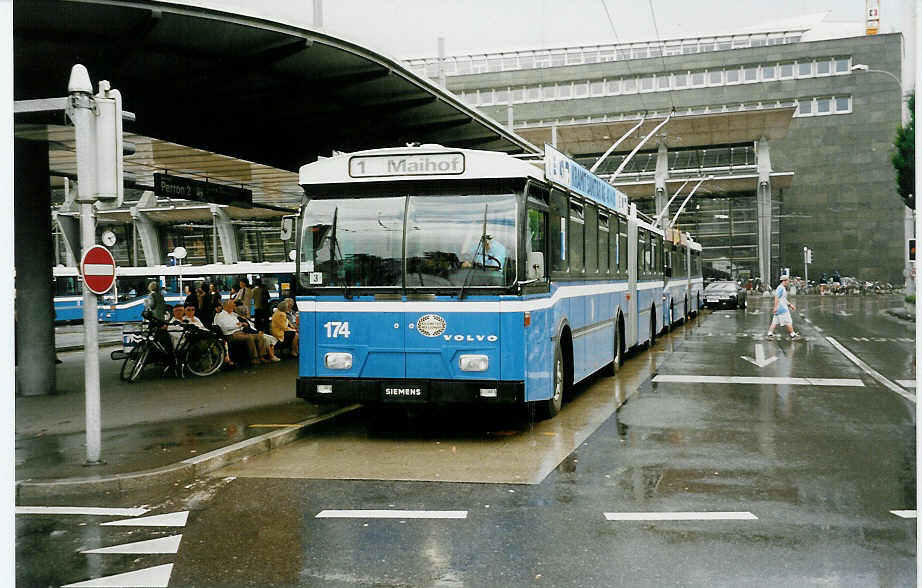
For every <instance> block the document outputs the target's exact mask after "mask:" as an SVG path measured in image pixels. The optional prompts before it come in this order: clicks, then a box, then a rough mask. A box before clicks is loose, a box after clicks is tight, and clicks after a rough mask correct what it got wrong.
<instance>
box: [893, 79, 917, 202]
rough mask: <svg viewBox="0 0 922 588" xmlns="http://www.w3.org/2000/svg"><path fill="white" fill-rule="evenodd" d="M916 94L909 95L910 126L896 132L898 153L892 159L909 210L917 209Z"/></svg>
mask: <svg viewBox="0 0 922 588" xmlns="http://www.w3.org/2000/svg"><path fill="white" fill-rule="evenodd" d="M915 107H916V94H915V92H913V93H912V94H910V95H909V124H907V125H905V126H904V125H900V127H899V128H898V129H897V130H896V138H895V139H893V145H894V146H895V147H896V151H895V152H894V153H893V155H892V156H891V157H890V161H891V162H892V163H893V167H894V168H895V169H896V184H897V191H898V192H899V193H900V197H901V198H902V199H903V202H904V203H905V204H906V206H908V207H909V208H911V209H913V210H915V208H916V196H915V194H916V139H915V132H916V108H915Z"/></svg>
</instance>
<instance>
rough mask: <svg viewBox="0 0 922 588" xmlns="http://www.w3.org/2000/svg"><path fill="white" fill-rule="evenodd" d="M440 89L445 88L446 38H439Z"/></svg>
mask: <svg viewBox="0 0 922 588" xmlns="http://www.w3.org/2000/svg"><path fill="white" fill-rule="evenodd" d="M439 87H440V88H444V87H445V37H439ZM509 128H512V125H509Z"/></svg>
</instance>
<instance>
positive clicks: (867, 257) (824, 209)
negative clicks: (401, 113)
mask: <svg viewBox="0 0 922 588" xmlns="http://www.w3.org/2000/svg"><path fill="white" fill-rule="evenodd" d="M901 56H902V38H901V36H900V35H898V34H888V35H877V36H873V37H853V38H848V39H835V40H829V41H814V42H805V43H793V44H788V45H775V46H771V47H757V48H748V49H736V50H731V51H718V52H710V53H700V54H696V55H679V56H668V57H664V58H662V59H659V58H655V59H640V60H631V61H621V62H609V63H601V64H587V65H571V66H563V67H554V68H545V69H540V70H520V71H512V72H501V73H487V74H474V75H466V76H454V77H449V78H448V85H449V88H450V89H451V90H452V91H462V90H473V89H481V88H491V87H502V86H509V87H514V86H517V85H533V84H536V83H541V82H561V81H568V80H573V81H575V80H587V79H602V78H614V77H621V76H634V75H642V74H648V73H654V74H655V73H660V72H663V71H669V72H671V71H680V70H696V69H708V68H714V67H721V68H724V67H728V66H734V65H749V64H764V63H771V62H781V61H796V60H798V59H811V60H812V59H816V58H823V57H829V58H833V57H851V63H852V64H856V63H863V64H866V65H868V66H869V67H870V68H871V69H880V70H885V71H889V72H891V73H893V74H894V75H896V76H897V77H899V76H900V64H901ZM825 95H830V96H834V95H850V96H851V97H852V112H851V113H850V114H835V115H829V116H813V117H798V118H794V119H793V120H792V122H791V126H790V130H789V133H788V135H787V137H786V138H784V139H781V140H777V141H773V142H772V143H771V157H772V166H773V168H774V169H775V170H776V171H793V172H795V174H794V179H793V184H792V186H791V188H789V189H787V190H784V191H782V192H780V193H779V191H778V190H775V193H774V198H775V199H780V200H782V211H783V215H784V216H783V217H782V218H781V219H780V226H781V248H780V264H781V265H782V266H790V267H791V268H792V269H793V268H800V269H799V270H797V273H802V271H803V269H802V268H803V262H802V250H803V246H804V245H807V246H809V247H811V248H812V249H813V252H814V264H813V265H812V266H811V268H810V275H811V276H819V275H820V274H821V273H822V272H829V273H831V272H832V271H834V270H838V271H839V272H840V273H841V274H842V275H852V276H857V277H859V278H861V279H865V280H883V281H890V282H893V283H902V271H903V206H902V202H901V201H900V199H899V197H898V196H897V194H896V181H895V174H894V171H893V168H892V166H891V164H890V161H889V155H890V152H891V151H892V148H893V147H892V141H893V137H894V136H895V133H896V129H897V126H898V125H899V123H900V90H899V87H898V85H897V84H896V82H895V81H894V80H892V79H891V78H890V77H889V76H886V75H883V74H877V73H869V72H856V73H852V74H848V75H831V76H826V77H813V78H805V79H791V80H779V81H772V82H759V83H755V84H739V85H730V86H718V87H707V88H695V89H687V90H673V91H672V92H652V93H643V94H630V95H621V96H610V97H595V98H584V99H575V100H559V101H551V102H532V103H525V104H516V105H514V118H515V120H517V121H519V120H542V119H543V120H549V119H557V118H561V119H563V118H569V117H573V116H576V117H583V116H587V115H593V116H594V115H601V114H617V113H620V112H637V111H641V110H660V111H663V110H668V109H669V108H671V107H672V105H675V106H676V107H680V108H681V107H689V106H699V105H713V104H725V103H740V102H752V101H763V102H765V101H774V100H778V99H790V98H799V97H817V96H825ZM506 108H507V107H506V106H505V105H501V106H493V107H484V108H482V110H483V111H484V112H486V113H488V114H489V115H491V116H493V117H494V118H496V119H497V120H500V121H503V122H505V120H506V116H507V114H506ZM573 155H575V156H579V155H589V154H582V153H574V154H573ZM776 270H777V268H773V274H774V273H775V272H776Z"/></svg>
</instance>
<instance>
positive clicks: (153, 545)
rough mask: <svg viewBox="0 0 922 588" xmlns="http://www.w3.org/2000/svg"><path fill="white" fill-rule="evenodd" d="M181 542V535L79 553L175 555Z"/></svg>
mask: <svg viewBox="0 0 922 588" xmlns="http://www.w3.org/2000/svg"><path fill="white" fill-rule="evenodd" d="M181 540H182V535H170V536H169V537H160V538H158V539H148V540H147V541H135V542H133V543H123V544H121V545H113V546H111V547H100V548H99V549H87V550H86V551H81V552H80V553H176V552H178V551H179V542H180V541H181Z"/></svg>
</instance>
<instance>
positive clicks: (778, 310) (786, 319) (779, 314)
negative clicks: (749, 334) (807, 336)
mask: <svg viewBox="0 0 922 588" xmlns="http://www.w3.org/2000/svg"><path fill="white" fill-rule="evenodd" d="M789 278H790V276H788V275H787V274H781V283H780V284H778V287H777V288H775V291H774V298H775V304H774V307H773V308H772V324H771V325H769V327H768V335H767V337H768V338H769V339H772V338H773V337H774V336H775V333H774V331H775V327H776V326H778V325H781V326H782V327H786V328H787V330H788V334H789V335H790V337H791V340H792V341H793V340H795V339H799V338H800V335H798V334H797V333H796V332H795V331H794V322H793V320H792V319H791V311H792V310H796V308H795V307H794V305H793V304H792V303H791V302H790V301H788V289H787V287H788V279H789Z"/></svg>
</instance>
